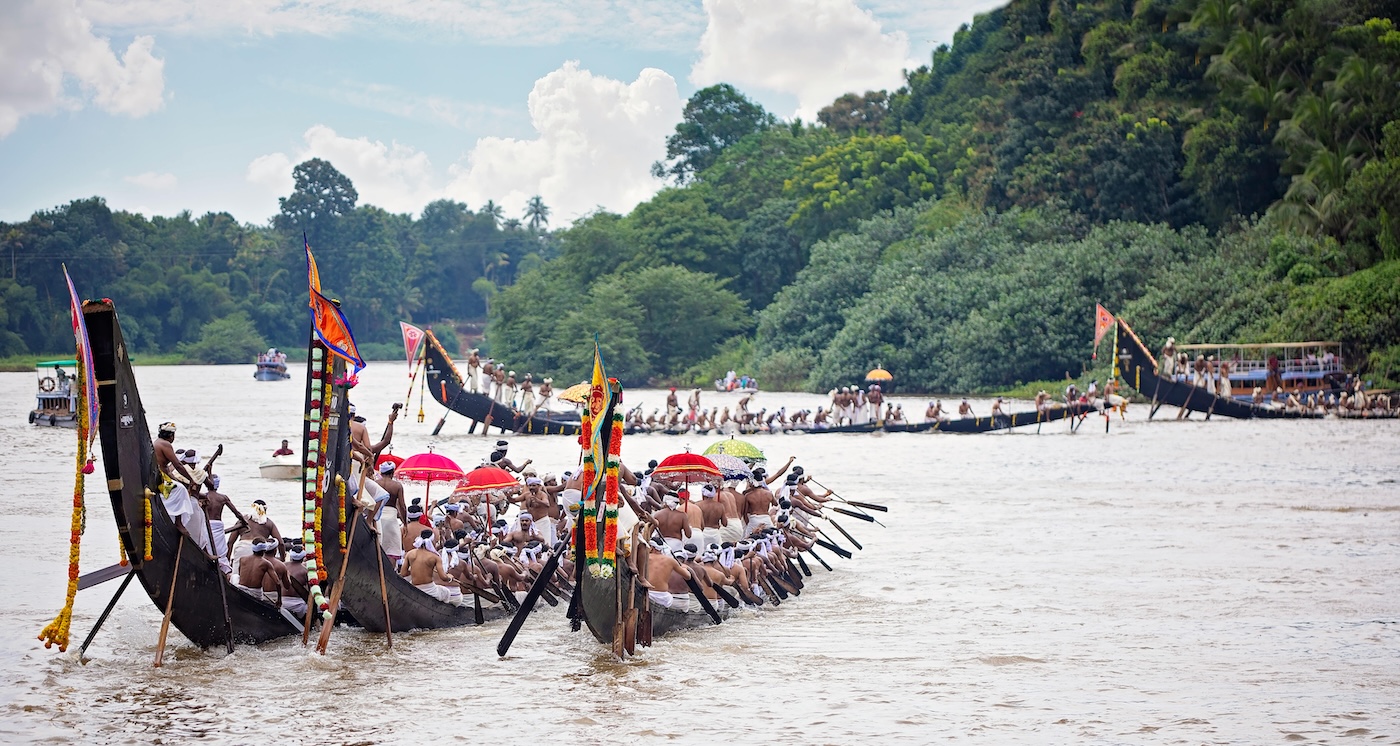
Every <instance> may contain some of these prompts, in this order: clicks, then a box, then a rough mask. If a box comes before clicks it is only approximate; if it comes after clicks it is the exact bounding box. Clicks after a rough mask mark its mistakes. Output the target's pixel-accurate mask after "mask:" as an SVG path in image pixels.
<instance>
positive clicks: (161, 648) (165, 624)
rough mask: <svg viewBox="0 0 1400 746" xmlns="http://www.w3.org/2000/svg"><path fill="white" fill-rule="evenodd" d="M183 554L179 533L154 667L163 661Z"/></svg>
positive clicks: (182, 535) (182, 539)
mask: <svg viewBox="0 0 1400 746" xmlns="http://www.w3.org/2000/svg"><path fill="white" fill-rule="evenodd" d="M184 552H185V534H184V532H180V538H179V540H178V542H177V543H176V545H175V565H174V566H173V567H171V568H170V595H168V596H166V598H165V616H164V617H161V620H160V638H159V639H158V640H157V641H156V661H155V664H154V665H155V667H156V668H160V665H161V663H162V662H164V660H165V636H166V635H167V634H169V632H170V614H171V612H173V611H174V610H175V581H176V580H178V579H179V578H180V555H182V554H184Z"/></svg>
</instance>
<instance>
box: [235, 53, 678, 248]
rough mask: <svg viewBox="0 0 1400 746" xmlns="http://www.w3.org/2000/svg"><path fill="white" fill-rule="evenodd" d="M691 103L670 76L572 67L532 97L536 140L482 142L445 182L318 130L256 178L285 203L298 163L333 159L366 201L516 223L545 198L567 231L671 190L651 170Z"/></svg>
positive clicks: (406, 150)
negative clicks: (535, 199) (631, 76)
mask: <svg viewBox="0 0 1400 746" xmlns="http://www.w3.org/2000/svg"><path fill="white" fill-rule="evenodd" d="M682 103H683V102H682V101H681V98H680V94H679V92H678V91H677V89H676V81H675V79H674V78H672V77H671V76H670V75H667V74H666V73H664V72H662V71H660V70H656V69H651V68H648V69H645V70H642V71H641V73H639V74H638V76H637V79H636V80H635V81H633V82H631V83H626V82H623V81H619V80H614V79H611V78H605V77H600V76H596V75H593V74H592V73H591V72H589V71H587V70H583V69H580V68H579V65H578V63H577V62H567V63H565V64H564V65H563V66H561V67H560V68H559V69H558V70H555V71H553V72H551V73H549V74H548V75H545V76H544V77H543V78H540V79H539V80H538V81H536V82H535V86H534V89H533V90H532V91H531V92H530V97H529V110H530V121H531V124H532V125H533V127H534V129H535V131H536V133H537V136H536V137H534V138H531V139H515V138H504V137H484V138H481V139H479V140H477V142H476V144H475V146H474V147H473V148H472V149H471V150H470V152H469V153H468V154H467V156H466V157H465V158H464V159H463V160H462V161H461V162H459V163H456V164H453V165H451V166H450V167H449V168H448V169H447V170H446V173H445V175H441V176H440V175H439V174H438V172H437V171H436V170H435V169H434V168H433V166H432V164H431V162H430V161H429V159H428V156H427V154H426V153H423V152H421V151H419V150H416V149H415V148H413V147H411V146H408V145H403V144H400V143H397V142H395V143H391V144H388V145H386V144H384V143H383V142H380V141H377V140H373V141H372V140H369V139H368V138H364V137H360V138H351V137H344V136H341V135H339V134H337V133H336V132H335V131H334V130H333V129H331V128H330V127H327V126H325V125H321V124H318V125H316V126H314V127H311V128H310V129H308V130H307V131H306V133H305V134H304V135H303V140H304V147H301V148H299V149H297V150H296V151H295V152H293V153H280V152H279V153H270V154H267V155H263V156H260V157H258V158H256V159H254V160H253V161H252V162H251V163H249V164H248V170H247V174H246V177H247V179H248V181H250V182H252V183H255V184H259V185H262V186H264V187H266V188H267V190H268V192H269V193H271V194H276V195H278V196H285V195H287V194H289V193H290V192H291V190H292V178H291V170H292V167H293V166H294V165H295V164H297V163H300V162H302V161H304V160H306V159H308V158H324V159H325V160H328V161H330V162H331V163H332V164H333V165H334V166H335V167H336V168H337V169H339V170H340V171H341V172H343V173H344V174H345V175H346V176H348V177H350V180H351V181H352V182H354V184H355V189H356V190H357V191H358V192H359V193H360V201H361V202H363V203H368V204H373V205H377V206H380V207H384V208H386V209H389V210H392V211H395V212H416V211H418V210H420V209H421V208H422V207H423V206H424V205H425V204H427V203H428V202H431V201H432V200H434V199H439V198H443V197H447V198H451V199H457V200H461V201H464V202H466V203H467V204H468V205H471V206H472V207H473V208H477V207H480V206H481V205H482V204H484V203H485V202H486V201H487V200H495V201H496V202H497V203H500V204H501V205H503V206H504V207H505V208H506V212H507V214H508V215H510V216H515V215H517V214H519V213H520V212H522V211H523V209H524V205H525V201H526V200H528V199H529V198H530V197H532V196H534V195H537V194H538V195H540V196H541V197H543V198H544V201H545V204H547V205H549V206H550V208H551V209H552V211H553V216H554V218H555V223H556V224H563V223H565V222H567V221H569V220H572V219H574V218H576V217H578V216H580V215H582V214H584V213H586V212H589V211H591V210H592V209H593V208H595V207H598V206H602V207H604V208H606V209H609V210H615V211H618V212H627V211H630V210H631V209H632V208H633V207H634V206H636V204H637V203H638V202H641V201H642V200H645V199H647V198H648V197H650V196H651V195H653V194H655V193H656V191H657V190H658V189H660V188H661V186H662V183H661V182H660V181H658V180H657V179H654V178H652V176H651V173H650V166H651V163H652V162H653V161H655V160H658V159H660V158H661V157H662V156H664V155H665V138H666V135H667V134H668V133H670V132H671V130H672V129H673V128H674V126H675V123H676V122H677V121H678V120H679V119H680V112H681V106H682Z"/></svg>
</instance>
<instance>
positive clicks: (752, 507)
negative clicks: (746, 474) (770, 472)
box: [742, 461, 792, 535]
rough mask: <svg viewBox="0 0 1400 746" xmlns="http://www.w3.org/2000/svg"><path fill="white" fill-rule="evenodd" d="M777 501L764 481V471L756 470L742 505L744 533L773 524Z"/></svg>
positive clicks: (750, 532)
mask: <svg viewBox="0 0 1400 746" xmlns="http://www.w3.org/2000/svg"><path fill="white" fill-rule="evenodd" d="M788 463H789V464H790V463H792V462H791V461H789V462H788ZM775 478H776V477H775ZM777 502H778V501H777V498H776V497H774V495H773V493H772V492H771V491H769V489H768V484H767V483H766V482H764V481H763V474H762V472H761V471H757V472H754V479H751V480H749V486H748V489H746V490H745V491H744V502H743V505H742V510H743V516H744V533H745V534H746V535H747V534H752V533H753V532H754V531H757V530H759V529H762V528H766V527H768V526H772V525H773V515H772V513H773V508H774V507H775V506H776V505H777Z"/></svg>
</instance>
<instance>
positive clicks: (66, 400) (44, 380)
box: [29, 360, 78, 427]
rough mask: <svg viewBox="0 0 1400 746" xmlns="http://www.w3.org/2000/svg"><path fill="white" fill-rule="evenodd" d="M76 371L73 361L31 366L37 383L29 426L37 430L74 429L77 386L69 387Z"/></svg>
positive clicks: (50, 362) (74, 361) (71, 385)
mask: <svg viewBox="0 0 1400 746" xmlns="http://www.w3.org/2000/svg"><path fill="white" fill-rule="evenodd" d="M65 369H71V370H72V371H73V372H72V373H69V372H68V370H65ZM77 370H78V361H76V360H48V361H45V362H41V363H39V364H37V365H36V366H35V372H36V373H37V374H38V378H39V382H38V392H37V393H36V394H35V404H34V409H33V410H31V411H30V412H29V422H30V423H31V424H34V425H39V426H41V427H77V426H78V387H77V386H75V385H74V384H73V378H74V376H75V375H76V374H77Z"/></svg>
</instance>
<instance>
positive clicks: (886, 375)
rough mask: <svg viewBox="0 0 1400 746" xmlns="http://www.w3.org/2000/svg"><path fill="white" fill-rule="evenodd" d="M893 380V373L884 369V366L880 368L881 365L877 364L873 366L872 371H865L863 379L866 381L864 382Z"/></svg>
mask: <svg viewBox="0 0 1400 746" xmlns="http://www.w3.org/2000/svg"><path fill="white" fill-rule="evenodd" d="M893 380H894V374H892V373H890V372H889V371H887V370H885V369H884V368H881V367H880V366H878V365H877V366H875V370H872V371H870V372H869V373H866V374H865V381H866V383H871V382H879V381H893Z"/></svg>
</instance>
